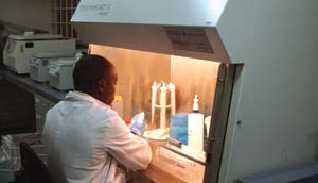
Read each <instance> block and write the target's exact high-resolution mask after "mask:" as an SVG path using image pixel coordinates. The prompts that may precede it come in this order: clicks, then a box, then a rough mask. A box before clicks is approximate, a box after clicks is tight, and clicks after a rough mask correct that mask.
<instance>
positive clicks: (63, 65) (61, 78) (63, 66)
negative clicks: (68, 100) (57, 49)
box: [49, 57, 76, 90]
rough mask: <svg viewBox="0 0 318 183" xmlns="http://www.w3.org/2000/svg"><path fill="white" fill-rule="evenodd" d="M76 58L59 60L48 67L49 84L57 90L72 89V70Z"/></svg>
mask: <svg viewBox="0 0 318 183" xmlns="http://www.w3.org/2000/svg"><path fill="white" fill-rule="evenodd" d="M75 63H76V57H70V58H61V59H58V60H57V61H55V62H52V63H51V64H50V65H49V82H50V85H51V86H52V87H53V88H56V89H59V90H70V89H73V69H74V65H75Z"/></svg>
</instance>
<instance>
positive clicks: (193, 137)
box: [188, 95, 204, 152]
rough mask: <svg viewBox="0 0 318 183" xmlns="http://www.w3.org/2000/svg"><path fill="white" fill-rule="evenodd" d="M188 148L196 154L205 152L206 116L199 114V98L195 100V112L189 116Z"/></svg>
mask: <svg viewBox="0 0 318 183" xmlns="http://www.w3.org/2000/svg"><path fill="white" fill-rule="evenodd" d="M188 125H189V126H188V133H189V134H188V135H189V137H188V146H189V147H190V148H191V149H193V150H194V151H196V152H202V151H204V115H203V114H201V113H199V97H198V96H197V95H195V97H194V99H193V111H192V113H190V114H189V122H188Z"/></svg>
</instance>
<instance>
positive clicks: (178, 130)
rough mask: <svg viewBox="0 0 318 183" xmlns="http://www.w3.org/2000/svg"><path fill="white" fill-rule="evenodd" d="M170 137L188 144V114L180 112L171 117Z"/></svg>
mask: <svg viewBox="0 0 318 183" xmlns="http://www.w3.org/2000/svg"><path fill="white" fill-rule="evenodd" d="M170 137H171V138H174V139H176V140H178V141H179V142H180V143H181V144H184V145H188V114H187V113H180V114H176V115H174V116H172V117H171V127H170Z"/></svg>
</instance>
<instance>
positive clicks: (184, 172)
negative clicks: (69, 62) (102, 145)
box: [0, 68, 205, 183]
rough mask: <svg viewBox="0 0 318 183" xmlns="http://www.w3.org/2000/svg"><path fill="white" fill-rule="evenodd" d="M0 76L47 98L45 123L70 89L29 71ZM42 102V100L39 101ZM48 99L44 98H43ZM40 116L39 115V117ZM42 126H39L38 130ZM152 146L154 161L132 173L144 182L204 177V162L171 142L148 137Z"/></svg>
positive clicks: (1, 72) (42, 115) (175, 182)
mask: <svg viewBox="0 0 318 183" xmlns="http://www.w3.org/2000/svg"><path fill="white" fill-rule="evenodd" d="M0 79H4V80H7V81H9V82H10V83H12V84H15V85H16V86H19V87H21V88H23V89H25V90H27V91H29V92H31V93H32V94H34V95H35V96H38V97H35V98H36V99H35V100H37V98H40V99H41V100H44V101H48V102H49V103H50V105H47V106H46V107H45V106H43V104H40V105H39V106H38V107H37V106H35V107H36V108H38V109H37V110H40V111H41V110H42V112H39V114H38V112H37V118H41V119H40V120H41V123H43V124H44V121H45V114H46V112H47V110H49V108H50V107H52V106H53V105H54V104H55V103H56V102H58V101H60V100H63V99H64V97H65V95H66V94H67V91H59V90H56V89H54V88H52V87H50V86H49V85H48V84H47V83H38V82H35V81H33V80H31V79H30V77H29V75H18V74H16V73H14V72H12V71H9V70H6V69H4V68H0ZM40 103H43V102H40ZM44 103H45V102H44ZM38 116H40V117H38ZM39 131H40V130H38V132H39ZM148 142H149V144H150V145H151V147H152V150H153V161H152V163H151V164H150V165H149V167H148V168H147V169H146V170H143V171H138V172H134V173H131V174H130V176H133V177H135V178H137V181H136V182H140V181H138V177H139V178H140V179H143V181H142V182H171V183H181V182H195V181H194V180H198V177H200V178H199V179H201V178H203V176H204V170H205V165H204V164H202V163H200V162H196V161H193V160H191V158H189V157H187V156H184V155H182V154H180V153H177V152H176V151H174V150H172V149H169V148H167V146H166V144H168V142H164V143H163V142H159V143H158V142H154V141H153V140H148Z"/></svg>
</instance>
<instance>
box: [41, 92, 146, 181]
mask: <svg viewBox="0 0 318 183" xmlns="http://www.w3.org/2000/svg"><path fill="white" fill-rule="evenodd" d="M43 138H44V142H45V143H46V144H47V146H48V148H49V159H48V167H49V171H50V173H51V175H52V178H53V182H54V183H63V182H68V183H121V182H126V180H125V173H126V172H125V171H126V170H125V168H122V167H126V168H127V169H129V170H138V169H144V168H146V167H147V165H148V164H149V163H150V162H151V159H152V152H151V148H150V147H149V145H148V143H147V142H146V141H145V140H144V139H142V138H140V137H138V136H136V135H134V134H132V133H130V132H129V129H128V128H127V126H126V124H125V123H124V121H123V120H122V119H121V118H120V117H119V115H118V114H117V113H116V112H114V111H112V110H111V109H110V106H108V105H106V104H104V103H102V102H100V101H98V100H96V99H94V98H92V97H90V96H89V95H86V94H83V93H80V92H77V91H72V92H69V94H68V95H67V96H66V99H65V100H64V101H61V102H59V103H58V104H56V105H55V106H54V107H53V108H52V109H51V110H50V111H49V112H48V114H47V119H46V124H45V127H44V131H43Z"/></svg>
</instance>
